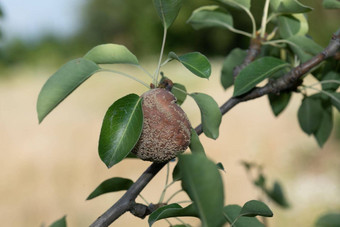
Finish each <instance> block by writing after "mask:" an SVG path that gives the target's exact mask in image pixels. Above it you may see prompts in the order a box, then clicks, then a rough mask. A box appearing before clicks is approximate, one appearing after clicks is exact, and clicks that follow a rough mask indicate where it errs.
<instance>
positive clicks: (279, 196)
mask: <svg viewBox="0 0 340 227" xmlns="http://www.w3.org/2000/svg"><path fill="white" fill-rule="evenodd" d="M265 192H266V194H267V195H268V197H269V198H271V199H272V200H273V201H274V202H276V203H277V204H278V205H280V206H281V207H283V208H287V207H289V204H288V202H287V199H286V197H285V195H284V193H283V189H282V187H281V184H280V183H279V182H277V181H276V182H275V183H274V185H273V188H272V190H266V191H265Z"/></svg>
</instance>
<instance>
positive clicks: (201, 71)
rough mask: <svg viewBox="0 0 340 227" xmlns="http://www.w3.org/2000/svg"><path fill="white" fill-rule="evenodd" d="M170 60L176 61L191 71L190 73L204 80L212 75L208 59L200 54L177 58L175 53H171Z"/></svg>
mask: <svg viewBox="0 0 340 227" xmlns="http://www.w3.org/2000/svg"><path fill="white" fill-rule="evenodd" d="M169 58H172V59H176V60H177V61H179V62H180V63H182V64H183V65H184V67H185V68H187V69H189V70H190V72H192V73H193V74H195V75H196V76H199V77H202V78H209V77H210V74H211V65H210V62H209V61H208V59H207V58H206V57H205V56H204V55H203V54H201V53H199V52H192V53H187V54H184V55H181V56H177V55H176V54H175V53H174V52H170V53H169Z"/></svg>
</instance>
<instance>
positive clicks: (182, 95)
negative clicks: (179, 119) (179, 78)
mask: <svg viewBox="0 0 340 227" xmlns="http://www.w3.org/2000/svg"><path fill="white" fill-rule="evenodd" d="M186 92H187V89H186V88H185V87H184V85H182V84H178V83H174V85H173V87H172V89H171V93H172V94H174V96H175V97H176V99H177V104H178V105H182V104H183V102H184V101H185V99H186V98H187V93H186Z"/></svg>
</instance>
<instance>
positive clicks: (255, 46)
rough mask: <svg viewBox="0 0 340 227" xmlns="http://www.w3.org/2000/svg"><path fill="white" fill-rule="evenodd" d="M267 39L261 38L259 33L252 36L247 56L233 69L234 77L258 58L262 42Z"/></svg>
mask: <svg viewBox="0 0 340 227" xmlns="http://www.w3.org/2000/svg"><path fill="white" fill-rule="evenodd" d="M265 40H266V37H264V38H261V37H260V35H259V34H257V35H256V37H255V38H252V39H251V40H250V45H249V48H248V50H247V56H246V57H245V58H244V61H243V63H242V64H241V65H238V66H236V67H235V68H234V70H233V75H234V79H235V78H236V77H237V75H238V74H239V73H240V72H241V70H242V69H244V68H245V67H246V66H247V65H249V64H250V63H251V62H253V61H254V60H255V58H257V56H258V55H259V54H260V53H261V46H262V42H264V41H265Z"/></svg>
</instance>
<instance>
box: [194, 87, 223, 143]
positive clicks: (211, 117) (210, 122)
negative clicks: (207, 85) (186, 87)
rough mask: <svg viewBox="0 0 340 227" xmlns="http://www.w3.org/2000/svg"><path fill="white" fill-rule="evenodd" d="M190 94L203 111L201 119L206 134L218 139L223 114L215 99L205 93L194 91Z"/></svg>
mask: <svg viewBox="0 0 340 227" xmlns="http://www.w3.org/2000/svg"><path fill="white" fill-rule="evenodd" d="M190 96H191V97H192V98H193V99H194V100H195V102H196V103H197V105H198V107H199V109H200V111H201V121H202V127H203V132H204V134H205V135H206V136H207V137H209V138H212V139H217V137H218V135H219V127H220V124H221V121H222V114H221V111H220V108H219V107H218V105H217V103H216V102H215V100H214V99H213V98H212V97H210V96H209V95H206V94H203V93H192V94H190Z"/></svg>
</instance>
